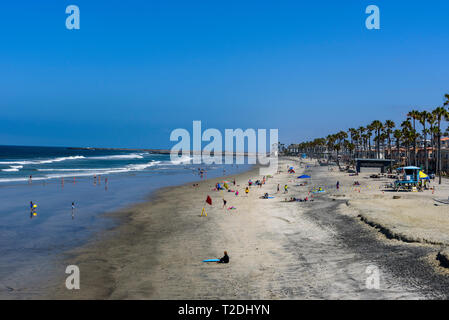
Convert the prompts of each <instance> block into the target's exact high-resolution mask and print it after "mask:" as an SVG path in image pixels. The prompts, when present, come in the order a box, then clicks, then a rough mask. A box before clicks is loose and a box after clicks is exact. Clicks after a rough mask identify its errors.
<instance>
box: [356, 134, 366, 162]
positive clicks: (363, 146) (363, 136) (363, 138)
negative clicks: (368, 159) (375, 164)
mask: <svg viewBox="0 0 449 320" xmlns="http://www.w3.org/2000/svg"><path fill="white" fill-rule="evenodd" d="M357 130H358V131H359V135H360V139H361V140H362V141H361V142H362V146H361V148H362V150H361V151H362V158H363V157H364V156H363V150H364V149H365V145H366V136H365V131H366V128H364V127H359V128H358V129H357Z"/></svg>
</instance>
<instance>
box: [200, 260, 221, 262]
mask: <svg viewBox="0 0 449 320" xmlns="http://www.w3.org/2000/svg"><path fill="white" fill-rule="evenodd" d="M218 261H220V259H206V260H203V262H218Z"/></svg>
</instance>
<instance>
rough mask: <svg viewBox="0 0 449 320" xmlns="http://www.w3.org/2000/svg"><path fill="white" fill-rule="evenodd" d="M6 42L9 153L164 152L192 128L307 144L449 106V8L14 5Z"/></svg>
mask: <svg viewBox="0 0 449 320" xmlns="http://www.w3.org/2000/svg"><path fill="white" fill-rule="evenodd" d="M70 4H75V5H78V6H79V8H80V11H81V29H80V30H67V29H66V28H65V19H66V17H67V14H66V13H65V8H66V6H67V5H70ZM369 4H375V5H378V6H379V7H380V10H381V30H371V31H370V30H367V29H366V28H365V18H366V16H367V15H366V14H365V8H366V6H367V5H369ZM0 36H1V41H0V70H1V71H0V111H1V112H0V144H19V145H55V146H103V147H160V148H163V147H169V146H171V145H173V143H171V142H170V141H169V135H170V132H171V130H173V129H175V128H178V127H181V128H186V129H190V128H191V126H192V120H202V121H203V126H204V127H209V128H211V127H213V128H218V129H224V128H232V129H233V128H239V127H240V128H243V129H245V128H278V129H279V136H280V140H281V142H285V143H290V142H299V141H301V140H304V139H309V138H315V137H320V136H325V135H327V134H329V133H332V132H334V131H337V130H340V129H347V128H349V127H358V126H360V125H365V124H366V123H367V122H371V121H372V120H374V119H379V120H385V119H392V120H395V121H397V122H399V121H401V120H402V119H403V117H404V114H405V113H406V112H407V111H409V110H410V109H411V108H417V109H422V108H424V107H428V108H434V107H436V106H438V105H441V103H442V101H443V95H444V93H449V59H448V58H449V41H448V40H449V1H447V0H440V1H403V0H394V1H391V0H389V1H379V0H373V1H363V0H361V1H356V0H346V1H334V0H328V1H300V0H295V1H261V0H258V1H245V0H238V1H237V0H235V1H234V0H227V1H211V0H205V1H185V0H177V1H167V0H160V1H154V0H146V1H135V0H128V1H92V0H89V1H87V0H71V1H69V2H67V1H49V0H47V1H46V0H42V1H34V0H33V1H31V0H29V1H10V2H8V3H7V2H5V1H3V2H2V4H1V5H0Z"/></svg>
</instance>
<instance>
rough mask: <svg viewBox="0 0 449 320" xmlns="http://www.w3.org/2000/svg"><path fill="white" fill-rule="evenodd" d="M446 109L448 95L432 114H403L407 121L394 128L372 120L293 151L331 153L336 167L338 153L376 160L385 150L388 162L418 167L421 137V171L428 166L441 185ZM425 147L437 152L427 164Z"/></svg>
mask: <svg viewBox="0 0 449 320" xmlns="http://www.w3.org/2000/svg"><path fill="white" fill-rule="evenodd" d="M448 106H449V94H445V95H444V102H443V105H442V106H440V107H437V108H435V109H434V110H432V111H426V110H424V111H418V110H412V111H410V112H409V113H407V118H406V119H405V120H404V121H403V122H402V123H401V124H400V126H398V127H397V126H396V123H395V122H394V121H392V120H386V121H385V122H381V121H379V120H374V121H373V122H371V123H370V124H368V125H367V126H365V127H363V126H361V127H359V128H350V129H348V130H347V131H340V132H338V133H335V134H330V135H328V136H327V137H326V138H317V139H315V140H313V141H307V142H302V143H300V144H299V145H297V147H296V148H297V149H299V151H300V152H302V153H308V154H309V155H315V156H317V155H320V154H321V155H322V154H323V153H325V152H326V153H328V154H329V153H331V154H335V156H336V161H337V164H339V156H340V154H342V153H343V154H346V155H348V156H349V158H350V159H354V158H356V157H363V158H377V159H379V158H380V154H381V149H382V150H384V154H385V151H386V150H388V158H389V159H391V160H392V161H393V160H396V161H397V162H398V163H402V162H405V164H406V165H415V166H418V165H420V163H418V152H417V144H418V140H419V139H420V138H422V141H423V142H424V146H423V147H424V152H425V155H424V159H425V161H424V164H423V165H424V168H425V171H426V172H429V168H430V166H431V167H432V169H433V170H434V171H435V172H436V173H437V174H438V176H439V183H441V137H442V136H443V135H444V136H448V135H449V128H447V129H446V131H445V132H442V124H443V121H449V111H448V110H447V107H448ZM418 126H420V128H418ZM427 137H430V145H428V144H427ZM393 139H394V141H393ZM372 142H373V144H374V152H373V149H372ZM393 142H394V143H395V149H396V150H397V153H396V154H395V156H393V152H392V144H393ZM387 146H388V149H387ZM401 147H402V148H403V149H404V150H405V157H404V158H405V159H404V158H403V157H402V154H401V152H400V150H401ZM428 147H431V150H432V151H433V150H437V156H436V157H435V156H432V160H431V161H429V160H430V159H429V152H428V151H429V150H428V149H429V148H428ZM385 155H386V154H385ZM386 158H387V155H386ZM391 167H392V166H391Z"/></svg>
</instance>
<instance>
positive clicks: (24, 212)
mask: <svg viewBox="0 0 449 320" xmlns="http://www.w3.org/2000/svg"><path fill="white" fill-rule="evenodd" d="M249 167H250V165H247V164H246V165H238V166H237V165H215V164H213V165H194V164H191V163H190V158H184V159H183V160H182V161H177V162H171V161H170V157H169V155H161V154H151V153H148V152H135V151H115V150H77V149H70V148H49V147H16V146H0V298H31V297H33V295H34V294H36V293H37V292H39V291H40V288H42V286H43V285H44V283H45V281H46V279H49V278H50V277H52V276H54V275H55V274H59V275H61V274H62V275H64V272H65V269H61V268H60V267H58V266H59V264H58V261H59V260H60V258H61V257H62V255H63V253H65V252H67V251H68V250H70V249H73V248H76V247H78V246H81V245H83V244H85V243H86V242H87V241H88V240H89V239H92V237H95V236H96V235H98V234H99V233H101V231H102V230H105V229H108V228H111V227H113V226H114V225H116V223H117V221H116V220H114V219H112V218H109V217H106V216H105V215H103V213H106V212H111V211H114V210H117V209H120V208H124V207H126V206H129V205H131V204H133V203H136V202H140V201H144V200H146V199H147V197H148V196H149V195H150V194H151V193H152V192H154V191H155V190H157V189H159V188H162V187H167V186H175V185H180V184H184V183H187V182H195V181H199V180H201V179H206V178H214V177H220V176H223V175H233V174H237V173H240V172H243V171H246V170H248V169H249ZM199 168H202V169H204V170H205V171H206V173H205V174H203V175H202V176H201V175H200V174H199V171H198V169H199ZM30 176H31V179H30ZM30 201H32V202H33V203H34V204H36V205H37V208H36V213H37V214H36V215H35V216H34V215H32V214H31V210H30ZM72 202H74V203H75V210H74V211H73V215H72V208H71V205H72Z"/></svg>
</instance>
